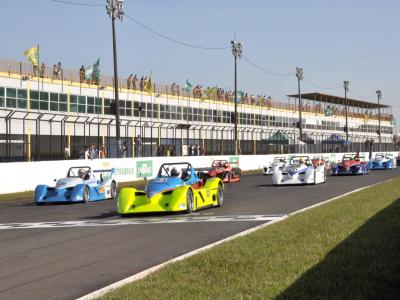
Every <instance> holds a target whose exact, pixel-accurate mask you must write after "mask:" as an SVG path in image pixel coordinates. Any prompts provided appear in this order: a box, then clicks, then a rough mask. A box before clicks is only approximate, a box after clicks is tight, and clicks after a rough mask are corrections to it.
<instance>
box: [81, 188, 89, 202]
mask: <svg viewBox="0 0 400 300" xmlns="http://www.w3.org/2000/svg"><path fill="white" fill-rule="evenodd" d="M82 199H83V202H85V203H88V202H89V201H90V191H89V187H88V186H85V187H84V188H83V192H82Z"/></svg>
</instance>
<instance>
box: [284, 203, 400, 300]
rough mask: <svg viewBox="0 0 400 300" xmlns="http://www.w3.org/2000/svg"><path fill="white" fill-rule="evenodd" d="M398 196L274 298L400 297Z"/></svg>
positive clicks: (399, 208)
mask: <svg viewBox="0 0 400 300" xmlns="http://www.w3.org/2000/svg"><path fill="white" fill-rule="evenodd" d="M399 233H400V199H398V200H396V201H395V202H394V203H392V204H391V205H390V206H388V207H387V208H385V209H383V210H381V211H380V212H379V213H377V214H376V215H375V216H374V217H372V218H371V219H369V220H368V221H367V222H366V223H364V224H363V225H362V226H361V227H360V228H359V229H358V230H357V231H355V232H354V233H353V234H352V235H350V236H349V237H348V238H347V239H346V240H344V241H343V242H342V243H340V244H339V245H338V246H336V247H335V248H334V249H332V250H331V251H330V252H329V253H328V254H327V255H326V257H325V258H324V260H323V261H321V262H320V263H318V264H317V265H315V266H314V267H312V268H311V269H309V270H308V271H307V272H306V273H304V274H303V275H302V276H301V277H300V278H299V279H297V280H296V281H295V282H294V283H293V284H292V285H291V286H290V287H288V288H287V289H286V290H285V291H284V292H283V293H282V294H281V295H279V296H278V298H277V299H400V251H399V249H400V235H399Z"/></svg>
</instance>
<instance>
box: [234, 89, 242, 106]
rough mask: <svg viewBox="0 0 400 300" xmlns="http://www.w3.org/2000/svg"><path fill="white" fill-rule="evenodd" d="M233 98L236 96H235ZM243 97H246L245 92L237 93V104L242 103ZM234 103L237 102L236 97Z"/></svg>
mask: <svg viewBox="0 0 400 300" xmlns="http://www.w3.org/2000/svg"><path fill="white" fill-rule="evenodd" d="M233 96H235V95H233ZM243 97H244V92H243V91H237V92H236V99H237V103H241V102H242V98H243ZM232 102H235V98H234V97H233V99H232Z"/></svg>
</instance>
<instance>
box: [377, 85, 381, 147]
mask: <svg viewBox="0 0 400 300" xmlns="http://www.w3.org/2000/svg"><path fill="white" fill-rule="evenodd" d="M376 95H377V96H378V138H379V151H381V147H382V146H381V143H382V140H381V98H382V91H381V90H377V91H376Z"/></svg>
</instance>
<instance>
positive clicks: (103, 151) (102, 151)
mask: <svg viewBox="0 0 400 300" xmlns="http://www.w3.org/2000/svg"><path fill="white" fill-rule="evenodd" d="M106 157H107V150H106V147H104V145H101V146H100V151H99V158H106Z"/></svg>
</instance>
